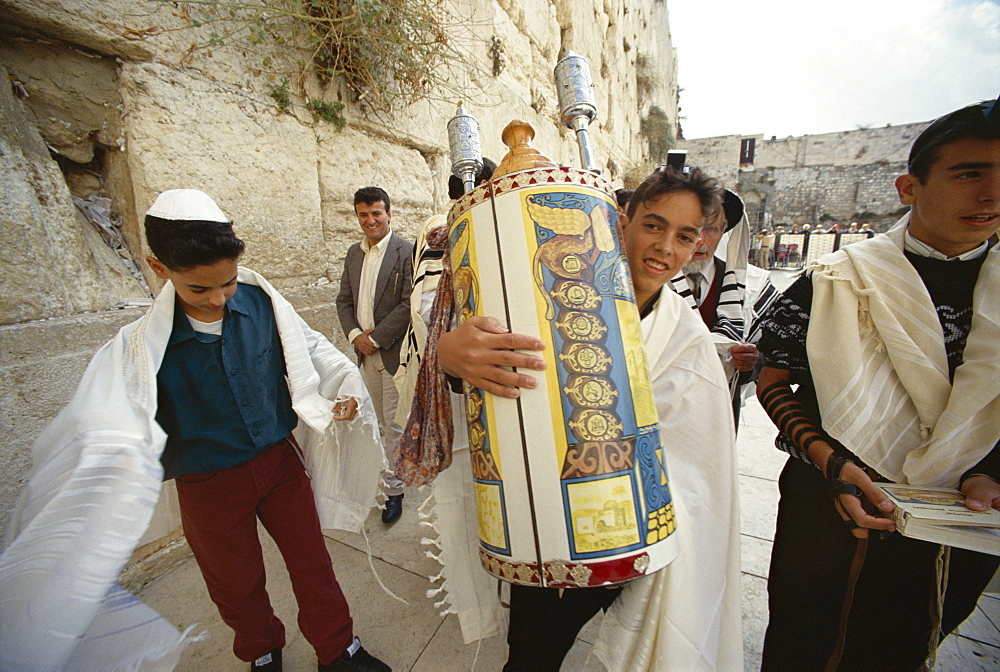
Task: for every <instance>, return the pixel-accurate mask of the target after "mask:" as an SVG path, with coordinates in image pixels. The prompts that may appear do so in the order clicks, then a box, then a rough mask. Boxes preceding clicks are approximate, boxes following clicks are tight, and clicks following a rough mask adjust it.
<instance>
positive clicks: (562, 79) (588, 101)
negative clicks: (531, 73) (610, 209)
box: [555, 51, 601, 173]
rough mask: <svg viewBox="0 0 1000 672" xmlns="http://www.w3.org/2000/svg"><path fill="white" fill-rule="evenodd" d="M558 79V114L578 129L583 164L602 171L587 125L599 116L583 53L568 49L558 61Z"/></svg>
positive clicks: (566, 122)
mask: <svg viewBox="0 0 1000 672" xmlns="http://www.w3.org/2000/svg"><path fill="white" fill-rule="evenodd" d="M555 78H556V90H557V92H558V93H559V116H560V118H561V119H562V122H563V123H564V124H566V126H568V127H569V128H572V129H573V130H574V131H576V140H577V142H578V143H579V144H580V160H581V161H582V162H583V167H584V168H585V169H586V170H592V171H594V172H595V173H600V172H601V171H600V169H599V168H598V167H597V165H596V164H595V163H594V156H593V154H591V153H590V138H589V136H588V135H587V127H588V126H589V125H590V122H592V121H593V120H594V118H595V117H596V116H597V104H596V101H595V100H594V81H593V80H592V79H591V78H590V64H589V63H588V62H587V59H586V58H584V57H583V56H578V55H577V54H574V53H573V52H572V51H567V52H566V56H565V57H564V58H563V59H562V60H561V61H559V62H558V63H556V70H555Z"/></svg>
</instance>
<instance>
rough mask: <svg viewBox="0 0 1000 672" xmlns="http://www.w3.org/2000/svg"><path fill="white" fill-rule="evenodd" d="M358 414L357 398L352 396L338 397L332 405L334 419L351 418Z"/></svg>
mask: <svg viewBox="0 0 1000 672" xmlns="http://www.w3.org/2000/svg"><path fill="white" fill-rule="evenodd" d="M357 414H358V400H357V399H355V398H354V397H348V398H347V399H338V400H337V401H336V403H334V405H333V419H334V420H353V419H354V416H356V415H357Z"/></svg>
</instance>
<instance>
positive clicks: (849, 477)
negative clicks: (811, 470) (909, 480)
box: [828, 463, 896, 539]
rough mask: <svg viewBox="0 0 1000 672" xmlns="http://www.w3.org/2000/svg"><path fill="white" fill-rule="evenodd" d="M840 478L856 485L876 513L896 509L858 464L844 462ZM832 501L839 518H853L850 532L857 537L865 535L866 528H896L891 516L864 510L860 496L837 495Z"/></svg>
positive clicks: (890, 529)
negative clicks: (853, 524)
mask: <svg viewBox="0 0 1000 672" xmlns="http://www.w3.org/2000/svg"><path fill="white" fill-rule="evenodd" d="M840 479H841V480H842V481H847V482H848V483H851V484H852V485H856V486H858V487H859V488H860V489H861V492H862V494H863V496H864V497H865V498H867V499H868V501H869V502H871V503H872V504H873V505H874V506H875V509H876V511H877V512H878V513H882V514H886V515H889V514H891V513H892V512H893V511H894V510H895V509H896V505H895V504H893V503H892V500H891V499H889V497H888V496H887V495H886V494H885V493H884V492H882V490H881V489H880V488H879V487H878V485H876V484H875V483H874V482H873V481H872V479H871V478H869V477H868V474H867V473H865V470H864V469H862V468H861V467H859V466H858V465H856V464H854V463H851V464H845V465H844V468H843V470H841V472H840ZM828 482H830V481H828ZM834 503H835V504H836V507H837V511H838V512H839V513H840V517H841V518H843V519H844V520H845V521H846V520H848V519H849V518H850V519H853V520H854V523H855V524H856V525H857V528H855V529H853V530H851V534H853V535H854V536H855V537H858V538H859V539H864V538H865V537H867V536H868V530H870V529H871V530H888V531H890V532H891V531H894V530H895V529H896V523H895V521H893V519H892V518H884V517H882V516H880V515H878V513H876V514H870V513H868V512H867V511H865V507H864V505H863V503H862V501H861V498H860V497H855V496H853V495H839V496H838V497H837V499H836V500H834Z"/></svg>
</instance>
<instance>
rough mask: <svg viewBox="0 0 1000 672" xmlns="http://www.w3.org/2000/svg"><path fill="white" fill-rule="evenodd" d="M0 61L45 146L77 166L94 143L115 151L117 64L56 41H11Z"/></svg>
mask: <svg viewBox="0 0 1000 672" xmlns="http://www.w3.org/2000/svg"><path fill="white" fill-rule="evenodd" d="M0 62H3V63H5V64H6V65H7V68H8V70H9V71H10V76H11V77H12V78H14V79H16V80H18V81H19V82H20V86H21V88H22V90H23V91H24V93H25V94H26V95H27V98H25V99H24V100H25V102H24V104H25V105H26V106H27V107H28V108H30V109H31V111H32V112H34V114H35V118H36V120H37V124H38V130H39V132H40V133H41V134H42V137H43V138H45V142H46V144H48V145H49V146H50V147H52V148H53V149H55V150H56V151H57V152H58V153H59V154H61V155H63V156H65V157H67V158H68V159H70V160H72V161H74V162H76V163H89V162H90V161H92V160H93V158H94V147H95V145H97V144H103V145H109V146H114V147H117V146H118V143H119V142H120V140H121V138H120V128H119V127H118V124H117V123H116V122H117V119H118V117H117V115H116V114H114V113H109V112H110V111H111V110H113V109H115V108H118V107H120V106H121V96H120V95H119V94H118V83H117V79H118V74H117V69H118V68H117V65H116V63H115V62H114V60H113V59H109V58H101V57H100V56H96V55H93V54H88V53H85V52H83V51H80V50H79V49H73V48H70V47H67V46H65V45H61V44H58V43H51V42H45V43H40V42H38V41H35V40H27V39H11V40H9V41H5V42H3V43H0Z"/></svg>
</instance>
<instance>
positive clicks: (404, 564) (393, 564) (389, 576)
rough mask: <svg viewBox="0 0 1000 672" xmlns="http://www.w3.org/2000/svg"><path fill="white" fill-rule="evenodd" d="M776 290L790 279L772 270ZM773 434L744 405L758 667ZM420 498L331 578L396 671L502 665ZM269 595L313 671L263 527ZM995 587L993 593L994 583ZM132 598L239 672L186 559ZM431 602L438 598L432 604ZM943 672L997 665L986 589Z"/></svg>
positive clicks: (188, 660) (370, 535)
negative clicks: (438, 555)
mask: <svg viewBox="0 0 1000 672" xmlns="http://www.w3.org/2000/svg"><path fill="white" fill-rule="evenodd" d="M775 276H776V277H775V280H776V283H775V284H777V285H779V287H782V288H783V287H784V286H786V285H787V284H788V279H789V276H790V274H789V273H785V272H780V271H779V272H775ZM774 435H775V430H774V427H773V425H772V424H771V422H770V420H769V419H768V418H767V416H766V415H765V414H764V412H763V410H762V409H761V408H760V406H759V405H758V404H757V403H756V400H751V402H750V403H749V404H748V405H747V407H746V408H745V409H744V413H743V416H742V418H741V423H740V431H739V438H738V440H737V445H738V452H739V458H738V459H739V474H740V505H741V535H740V541H741V550H742V570H743V642H744V667H745V669H747V670H755V669H758V668H759V667H760V651H761V642H762V641H763V637H764V628H765V627H766V625H767V589H766V580H767V570H768V559H769V557H770V552H771V542H772V539H773V534H774V518H775V513H776V510H777V503H778V487H777V477H778V473H779V472H780V470H781V467H782V465H783V463H784V456H783V454H782V453H780V452H778V451H777V450H776V449H775V448H774V446H773V443H772V441H773V439H774ZM423 499H424V495H423V494H422V493H420V492H418V491H415V490H411V489H407V493H406V498H405V499H404V502H405V506H404V512H403V517H402V519H401V520H400V521H399V522H397V523H396V524H395V525H393V526H392V527H389V528H386V527H385V526H384V525H382V522H381V520H380V519H379V512H378V511H373V512H372V514H371V515H370V516H369V518H368V520H367V522H366V523H365V531H366V536H367V542H366V537H365V535H357V534H346V533H340V534H336V535H333V536H331V537H330V538H328V539H327V548H328V549H329V550H330V555H331V556H332V558H333V564H334V567H335V569H336V571H337V576H338V578H339V580H340V582H341V584H342V586H343V588H344V592H345V593H346V595H347V599H348V602H349V603H350V605H351V610H352V613H353V616H354V623H355V626H354V627H355V633H356V634H357V635H358V636H359V637H361V640H362V642H363V643H364V645H365V648H367V649H368V650H369V651H370V652H372V653H373V654H375V655H377V656H378V657H380V658H382V659H383V660H385V661H386V662H387V663H389V664H390V665H391V666H392V667H393V669H395V670H411V671H413V672H435V671H441V670H447V671H450V670H456V671H458V670H473V669H475V670H499V669H500V668H501V667H502V666H503V662H504V661H505V660H506V655H507V651H506V649H507V646H506V643H505V642H504V641H503V640H501V639H499V638H496V637H494V638H492V639H489V640H486V641H484V642H482V643H481V644H480V645H476V644H472V645H468V646H466V645H464V644H463V643H462V636H461V632H460V630H459V627H458V622H457V619H456V618H455V617H454V616H453V615H450V616H446V617H441V616H440V615H439V614H438V613H437V610H436V609H435V608H434V605H433V600H431V599H428V598H427V597H426V596H425V593H426V591H427V590H428V589H429V588H431V587H432V586H431V584H430V583H429V582H428V581H427V579H426V578H425V577H427V576H431V575H434V574H437V573H438V571H439V565H438V564H437V562H436V561H434V560H432V559H430V558H428V557H426V556H425V554H424V551H425V549H426V548H427V547H425V546H422V545H421V544H420V539H421V537H423V536H424V529H425V528H423V527H421V526H420V525H419V522H418V516H417V512H416V507H417V506H418V505H419V504H420V503H421V502H422V501H423ZM261 539H262V543H263V546H264V549H265V561H266V564H267V572H268V579H269V591H270V593H271V599H272V601H273V603H274V605H275V611H276V612H277V613H278V615H279V617H280V618H281V619H282V621H284V623H285V627H286V629H287V637H288V643H287V644H286V646H285V651H284V660H285V669H286V670H288V671H289V672H305V671H307V670H315V669H316V659H315V656H314V654H313V652H312V649H311V647H310V646H309V645H308V643H307V642H306V641H305V640H304V639H303V638H302V635H301V634H300V633H299V631H298V628H297V626H296V621H295V614H296V609H295V600H294V597H293V595H292V591H291V586H290V584H289V581H288V575H287V573H286V572H285V569H284V566H283V564H282V562H281V556H280V554H279V553H278V551H277V549H276V548H275V546H274V544H273V542H271V540H270V538H268V537H267V535H266V533H264V532H263V530H261ZM366 543H368V544H370V547H371V555H372V560H371V563H372V565H373V566H374V568H375V570H376V571H377V573H378V576H379V577H380V578H381V580H382V582H383V583H384V584H385V585H386V586H387V587H388V588H389V589H390V590H392V591H393V592H394V593H396V594H397V595H399V596H400V597H402V598H403V599H405V600H406V601H407V602H408V604H402V603H401V602H397V601H396V600H394V599H393V598H391V597H389V596H388V595H386V593H385V592H383V590H382V589H381V588H380V587H379V585H378V583H377V581H376V580H375V578H374V577H373V576H372V572H371V569H370V567H369V560H368V557H367V553H366V550H365V549H366ZM994 589H995V590H996V591H1000V586H997V581H996V579H995V580H994ZM139 597H140V598H141V599H143V600H144V601H146V602H147V603H149V604H150V605H151V606H152V607H153V608H154V609H156V610H157V611H159V612H160V613H161V614H163V615H164V616H165V617H166V618H167V619H169V620H170V621H172V622H173V623H175V624H176V625H177V626H179V627H181V628H184V627H187V626H189V625H191V624H194V623H197V627H196V631H201V630H204V631H206V632H207V633H208V638H207V639H205V640H204V641H201V642H196V643H194V644H192V645H191V646H190V647H189V648H188V650H187V651H186V652H185V655H184V657H183V659H182V661H181V664H180V666H179V667H178V668H177V669H178V670H184V671H190V672H205V671H212V672H215V671H220V672H228V671H230V670H232V671H234V672H235V671H236V670H245V669H246V667H247V666H246V664H245V663H243V662H241V661H239V660H237V659H236V658H235V657H234V656H233V654H232V651H231V645H232V634H231V631H230V630H229V629H228V628H227V627H226V625H225V624H224V623H223V622H222V620H221V619H220V618H219V615H218V612H217V611H216V609H215V606H214V605H213V604H212V603H211V601H210V600H209V598H208V593H207V591H206V589H205V584H204V582H203V581H202V578H201V574H200V573H199V571H198V567H197V565H196V564H195V563H194V561H193V560H190V559H189V560H187V561H186V562H184V563H182V564H180V565H179V566H177V567H174V568H173V569H171V570H170V571H168V572H166V573H164V574H163V575H162V576H161V577H159V578H158V579H156V580H155V581H153V582H152V583H150V584H148V585H147V586H146V587H145V588H143V590H142V591H141V592H140V593H139ZM435 599H437V598H435ZM599 618H600V616H597V617H595V620H594V621H592V622H591V623H590V624H588V625H587V626H586V627H585V628H584V629H583V631H582V632H581V633H580V636H579V639H578V641H577V644H576V645H575V646H574V647H573V649H572V650H571V651H570V653H569V655H568V656H567V659H566V662H565V663H564V664H563V670H567V671H570V670H572V671H576V670H602V669H604V668H603V666H602V665H600V663H599V662H598V661H597V660H596V659H594V658H593V657H590V656H589V655H588V654H589V650H590V644H591V643H592V642H593V638H594V636H595V635H596V633H597V619H599ZM936 669H938V670H943V671H946V672H951V671H955V672H958V671H961V672H970V671H974V670H981V671H983V672H988V671H995V670H998V669H1000V592H993V593H988V594H986V595H984V596H983V598H982V599H981V600H980V602H979V606H978V608H977V610H976V613H975V614H974V615H973V616H972V617H971V618H970V619H969V620H968V621H967V622H966V623H964V624H963V625H962V626H961V628H960V629H959V631H958V632H957V633H956V634H954V635H952V636H951V637H949V638H948V639H947V640H946V641H945V642H944V644H943V645H942V646H941V648H940V649H939V655H938V662H937V667H936Z"/></svg>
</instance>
